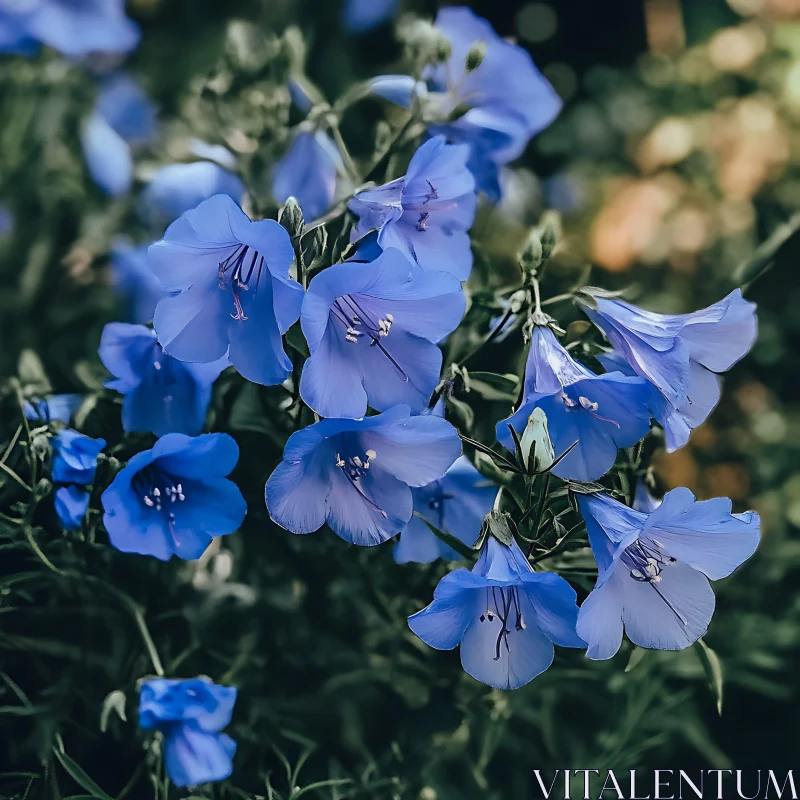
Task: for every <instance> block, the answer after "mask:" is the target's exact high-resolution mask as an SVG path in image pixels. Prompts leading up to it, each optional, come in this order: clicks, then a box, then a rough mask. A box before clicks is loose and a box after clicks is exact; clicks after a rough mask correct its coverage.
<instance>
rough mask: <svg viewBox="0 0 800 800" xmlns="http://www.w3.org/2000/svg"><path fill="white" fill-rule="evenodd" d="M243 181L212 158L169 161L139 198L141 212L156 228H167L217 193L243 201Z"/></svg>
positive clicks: (143, 217) (235, 200)
mask: <svg viewBox="0 0 800 800" xmlns="http://www.w3.org/2000/svg"><path fill="white" fill-rule="evenodd" d="M244 193H245V188H244V184H243V183H242V182H241V180H240V179H239V178H238V177H237V176H236V175H234V174H233V173H232V172H229V171H228V170H227V169H223V168H222V167H221V166H219V164H215V163H214V162H212V161H195V162H193V163H191V164H167V165H166V166H165V167H162V168H161V169H160V170H158V172H156V174H155V175H153V177H152V178H151V180H150V183H149V184H148V185H147V188H146V189H145V190H144V191H143V192H142V195H141V197H140V198H139V203H138V208H139V215H140V216H141V217H142V219H144V220H145V222H147V223H148V224H149V225H150V226H152V227H153V228H160V229H161V230H163V229H164V228H165V227H166V226H167V225H169V224H170V223H171V222H173V221H174V220H176V219H177V218H178V217H179V216H180V215H181V214H183V213H184V212H186V211H189V210H190V209H192V208H194V207H195V206H198V205H200V203H202V202H203V200H208V198H209V197H213V196H214V195H215V194H226V195H228V197H230V198H231V200H233V201H234V202H236V203H241V201H242V197H243V196H244Z"/></svg>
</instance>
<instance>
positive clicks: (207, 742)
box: [164, 723, 236, 787]
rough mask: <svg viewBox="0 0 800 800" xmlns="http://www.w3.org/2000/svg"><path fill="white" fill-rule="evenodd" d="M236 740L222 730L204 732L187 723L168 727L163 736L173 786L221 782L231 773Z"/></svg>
mask: <svg viewBox="0 0 800 800" xmlns="http://www.w3.org/2000/svg"><path fill="white" fill-rule="evenodd" d="M235 753H236V742H234V741H233V739H231V737H230V736H228V735H227V734H225V733H206V732H205V731H202V730H200V729H199V728H196V727H195V726H193V725H192V724H191V723H187V724H183V725H180V726H178V727H176V728H174V729H172V730H171V731H170V732H169V734H168V735H167V736H166V737H165V739H164V763H165V765H166V768H167V775H169V778H170V780H171V781H172V782H173V783H174V784H175V785H176V786H181V787H183V786H196V785H197V784H200V783H208V782H210V781H221V780H225V778H227V777H229V776H230V774H231V773H232V772H233V756H234V754H235Z"/></svg>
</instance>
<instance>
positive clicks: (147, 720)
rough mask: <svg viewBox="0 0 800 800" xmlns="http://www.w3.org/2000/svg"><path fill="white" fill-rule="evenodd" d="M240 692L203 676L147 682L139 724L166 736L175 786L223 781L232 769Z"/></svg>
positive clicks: (169, 772)
mask: <svg viewBox="0 0 800 800" xmlns="http://www.w3.org/2000/svg"><path fill="white" fill-rule="evenodd" d="M235 703H236V689H235V688H233V687H232V686H218V685H217V684H215V683H212V682H211V681H209V680H206V679H203V678H191V679H189V680H168V679H166V678H151V679H149V680H146V681H143V682H142V687H141V692H140V694H139V726H140V727H141V728H144V729H145V730H156V731H160V732H161V733H162V734H163V735H164V763H165V764H166V767H167V775H169V779H170V780H171V781H172V782H173V783H174V784H175V785H176V786H181V787H183V786H197V785H198V784H200V783H208V782H209V781H221V780H224V779H225V778H227V777H228V776H229V775H230V774H231V772H232V771H233V762H232V759H233V756H234V754H235V753H236V742H235V741H234V740H233V739H231V737H230V736H228V735H227V734H226V733H220V731H221V730H222V729H223V728H225V727H227V726H228V725H229V724H230V721H231V716H232V714H233V706H234V705H235Z"/></svg>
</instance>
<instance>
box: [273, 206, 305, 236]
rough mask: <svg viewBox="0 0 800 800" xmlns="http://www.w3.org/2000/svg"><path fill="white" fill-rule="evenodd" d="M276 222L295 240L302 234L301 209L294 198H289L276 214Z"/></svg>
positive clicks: (303, 221) (302, 220)
mask: <svg viewBox="0 0 800 800" xmlns="http://www.w3.org/2000/svg"><path fill="white" fill-rule="evenodd" d="M278 222H279V223H280V224H281V225H282V226H283V227H284V228H285V229H286V231H287V233H288V234H289V236H292V237H294V238H295V239H296V238H297V237H298V236H300V234H301V233H302V232H303V225H304V223H305V220H304V219H303V209H301V208H300V204H299V203H298V202H297V200H295V199H294V197H290V198H289V199H288V200H287V201H286V203H284V206H283V208H282V209H281V211H280V214H278Z"/></svg>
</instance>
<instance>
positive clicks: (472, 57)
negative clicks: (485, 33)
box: [465, 40, 486, 72]
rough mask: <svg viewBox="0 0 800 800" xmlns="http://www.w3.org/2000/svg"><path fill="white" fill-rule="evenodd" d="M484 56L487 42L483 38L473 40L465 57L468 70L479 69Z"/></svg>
mask: <svg viewBox="0 0 800 800" xmlns="http://www.w3.org/2000/svg"><path fill="white" fill-rule="evenodd" d="M484 58H486V42H483V41H481V40H478V41H477V42H473V44H472V47H470V49H469V52H468V53H467V57H466V59H465V64H466V67H467V72H474V71H475V70H476V69H478V67H479V66H480V65H481V64H483V59H484Z"/></svg>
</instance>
